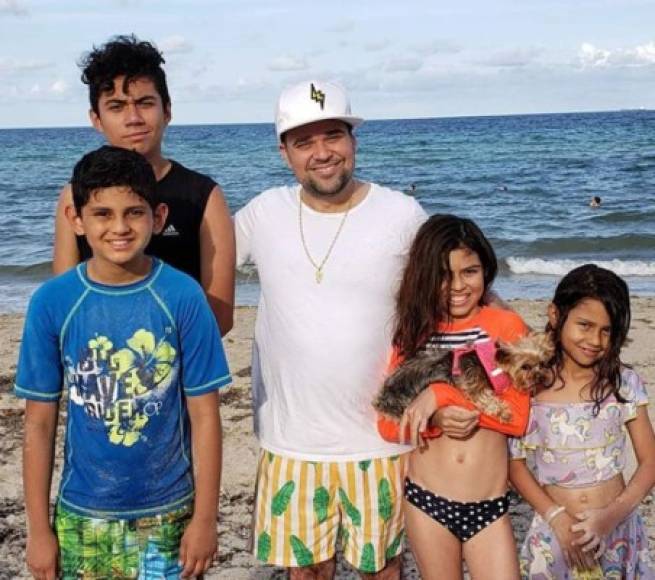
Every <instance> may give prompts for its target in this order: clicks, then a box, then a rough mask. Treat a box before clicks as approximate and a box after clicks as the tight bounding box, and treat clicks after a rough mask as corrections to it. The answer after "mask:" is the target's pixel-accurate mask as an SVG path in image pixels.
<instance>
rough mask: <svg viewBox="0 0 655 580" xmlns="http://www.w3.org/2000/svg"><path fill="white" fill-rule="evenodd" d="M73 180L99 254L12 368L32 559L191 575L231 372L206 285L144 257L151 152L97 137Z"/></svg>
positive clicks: (49, 291) (48, 287) (39, 570)
mask: <svg viewBox="0 0 655 580" xmlns="http://www.w3.org/2000/svg"><path fill="white" fill-rule="evenodd" d="M72 189H73V200H74V204H75V210H76V215H75V216H74V217H73V219H72V222H73V227H74V228H75V231H76V232H77V233H78V234H84V235H86V238H87V240H88V242H89V245H90V246H91V249H92V250H93V256H92V257H91V258H90V259H89V260H88V261H87V262H84V263H82V264H79V265H78V266H77V267H76V268H74V269H71V270H69V271H68V272H66V273H64V274H62V275H60V276H58V277H56V278H53V279H51V280H49V281H48V282H46V283H45V284H44V285H43V286H41V287H40V288H39V289H38V290H37V291H36V293H35V294H34V296H33V297H32V300H31V301H30V305H29V308H28V312H27V316H26V320H25V328H24V334H23V341H22V344H21V349H20V355H19V360H18V369H17V373H16V385H15V392H16V394H17V396H19V397H22V398H25V399H27V403H26V413H25V442H24V451H23V462H24V466H23V481H24V489H25V504H26V511H27V522H28V538H27V564H28V568H29V569H30V571H31V572H32V574H33V575H34V577H35V578H48V579H49V578H52V579H54V578H56V577H57V574H58V573H61V575H62V576H63V577H64V578H78V577H84V578H113V577H120V578H141V579H143V578H178V577H180V576H182V577H190V576H196V575H199V574H202V573H203V572H204V571H205V570H207V568H208V567H209V566H210V564H211V561H212V559H213V557H214V556H215V553H216V514H217V504H218V492H219V483H220V463H221V428H220V415H219V410H218V393H217V390H218V389H219V387H222V386H224V385H226V384H228V383H229V382H230V381H231V377H230V374H229V370H228V367H227V362H226V359H225V354H224V352H223V347H222V343H221V338H220V335H219V333H218V328H217V325H216V321H215V319H214V317H213V315H212V312H211V310H210V308H209V306H208V304H207V301H206V299H205V296H204V293H203V291H202V289H201V287H200V286H199V285H198V283H197V282H195V281H194V280H193V279H192V278H191V277H189V276H188V275H186V274H184V273H182V272H180V271H178V270H175V269H174V268H172V267H170V266H168V265H166V264H165V263H163V262H161V261H160V260H158V259H156V258H151V257H149V256H146V255H145V254H144V249H145V247H146V245H147V244H148V241H149V240H150V236H151V235H152V233H153V232H156V231H158V230H160V229H161V227H162V224H163V223H164V222H165V218H166V211H167V208H166V206H165V205H164V204H158V203H157V201H156V200H155V199H154V195H153V194H154V191H155V177H154V174H153V171H152V168H151V166H150V165H149V164H148V162H147V161H146V160H145V158H144V157H142V156H141V155H140V154H138V153H136V152H134V151H129V150H126V149H122V148H117V147H109V146H105V147H101V148H100V149H98V150H96V151H93V152H91V153H89V154H87V155H85V156H84V157H83V158H82V159H81V160H80V161H79V162H78V164H77V165H76V166H75V170H74V172H73V179H72ZM64 388H66V389H68V418H67V427H66V430H67V437H66V449H65V460H64V469H63V474H62V479H61V485H60V489H59V495H58V500H57V506H56V510H55V518H54V531H53V527H52V526H51V524H50V518H49V514H48V504H49V491H50V489H49V488H50V481H51V476H52V465H53V448H54V439H55V427H56V421H57V411H58V401H59V398H60V396H61V394H62V390H63V389H64ZM192 449H193V453H192ZM194 468H195V469H194ZM194 471H195V474H194Z"/></svg>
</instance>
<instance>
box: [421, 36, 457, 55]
mask: <svg viewBox="0 0 655 580" xmlns="http://www.w3.org/2000/svg"><path fill="white" fill-rule="evenodd" d="M415 50H416V52H418V53H419V54H422V55H423V56H432V55H435V54H456V53H458V52H460V51H461V48H460V47H459V46H457V45H456V44H455V43H454V42H452V41H450V40H446V39H444V38H435V39H434V40H431V41H430V42H424V43H422V44H419V45H417V46H416V47H415Z"/></svg>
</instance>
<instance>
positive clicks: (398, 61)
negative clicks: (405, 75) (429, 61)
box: [384, 57, 423, 72]
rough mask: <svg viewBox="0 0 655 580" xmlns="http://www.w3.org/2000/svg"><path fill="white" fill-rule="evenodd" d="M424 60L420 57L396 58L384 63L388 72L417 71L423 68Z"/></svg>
mask: <svg viewBox="0 0 655 580" xmlns="http://www.w3.org/2000/svg"><path fill="white" fill-rule="evenodd" d="M422 64H423V62H422V61H421V60H420V59H418V58H412V57H407V58H395V59H392V60H389V61H387V62H386V63H385V64H384V70H385V71H387V72H415V71H417V70H418V69H420V68H421V66H422Z"/></svg>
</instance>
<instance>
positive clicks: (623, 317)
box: [546, 264, 631, 415]
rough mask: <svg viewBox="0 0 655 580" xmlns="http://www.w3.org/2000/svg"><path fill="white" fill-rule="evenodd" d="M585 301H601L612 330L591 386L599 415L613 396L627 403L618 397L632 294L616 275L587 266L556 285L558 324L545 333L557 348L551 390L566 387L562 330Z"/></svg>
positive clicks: (592, 397) (577, 269) (595, 412)
mask: <svg viewBox="0 0 655 580" xmlns="http://www.w3.org/2000/svg"><path fill="white" fill-rule="evenodd" d="M586 299H593V300H598V301H599V302H600V303H601V304H602V305H603V306H604V307H605V310H606V311H607V314H608V316H609V319H610V326H611V328H610V338H609V345H608V348H607V351H606V352H605V354H604V355H603V357H602V358H601V360H600V361H598V363H597V365H596V376H595V378H594V380H593V381H592V383H591V385H590V386H589V387H590V396H591V400H592V401H593V402H594V409H593V413H594V415H598V412H599V411H600V405H601V404H602V403H603V401H605V399H607V398H608V397H609V396H610V395H614V396H615V397H616V399H617V400H618V401H620V402H625V400H624V399H623V398H622V397H621V395H620V394H619V389H620V387H621V366H622V363H621V358H620V354H621V347H622V346H623V345H624V343H625V341H626V338H627V337H628V330H629V329H630V317H631V315H630V293H629V291H628V285H627V284H626V283H625V282H624V281H623V279H622V278H621V277H619V276H617V275H616V274H615V273H614V272H612V271H610V270H606V269H605V268H601V267H599V266H596V265H595V264H585V265H583V266H579V267H577V268H574V269H573V270H571V271H570V272H569V273H568V274H567V275H566V276H564V278H562V279H561V280H560V283H559V284H558V285H557V288H556V289H555V296H554V297H553V300H552V303H553V306H554V307H555V308H556V309H557V322H556V324H555V325H552V324H551V323H550V322H549V323H548V324H547V325H546V332H547V333H549V334H550V335H551V336H552V339H553V344H554V345H555V355H554V357H553V360H552V361H551V366H552V367H553V368H554V369H555V373H554V376H553V381H552V382H551V385H549V386H552V384H554V382H555V380H556V379H559V380H560V381H561V383H562V384H564V380H563V378H562V368H563V366H564V352H563V349H562V329H563V328H564V324H565V323H566V320H567V319H568V316H569V313H570V312H571V310H573V309H574V308H575V307H576V306H577V305H578V304H580V302H582V301H583V300H586ZM623 366H625V365H623Z"/></svg>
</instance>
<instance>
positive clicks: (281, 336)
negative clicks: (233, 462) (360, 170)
mask: <svg viewBox="0 0 655 580" xmlns="http://www.w3.org/2000/svg"><path fill="white" fill-rule="evenodd" d="M299 193H300V186H299V185H298V186H295V187H279V188H274V189H269V190H267V191H265V192H263V193H262V194H261V195H259V196H257V197H256V198H254V199H253V200H251V201H250V202H249V203H248V205H246V206H245V207H244V208H242V209H241V210H240V211H239V212H237V214H236V216H235V227H236V240H237V263H238V265H242V264H244V263H247V262H253V263H254V264H255V265H256V266H257V270H258V273H259V282H260V286H261V297H260V301H259V309H258V312H257V321H256V324H255V342H254V347H253V364H252V388H253V400H254V407H255V433H256V434H257V436H258V438H259V441H260V444H261V446H262V447H263V448H264V449H266V450H268V451H272V452H273V453H276V454H279V455H283V456H286V457H292V458H296V459H304V460H309V461H359V460H362V459H371V458H376V457H388V456H391V455H395V454H398V453H402V452H405V451H408V450H409V449H410V448H409V447H407V446H404V445H398V444H393V443H388V442H386V441H384V440H383V439H382V438H381V437H380V436H379V435H378V433H377V429H376V414H375V411H374V409H373V408H372V406H371V401H372V400H373V398H374V396H375V394H376V393H377V391H378V390H379V388H380V386H381V384H382V381H383V377H384V371H385V367H386V364H387V360H388V356H389V351H390V344H391V334H392V331H393V312H394V297H395V292H396V290H397V287H398V283H399V281H400V278H401V275H402V270H403V267H404V265H405V260H406V256H407V253H408V251H409V246H410V244H411V242H412V239H413V237H414V234H415V233H416V230H417V229H418V227H419V226H420V224H421V223H422V222H423V221H424V220H425V218H426V214H425V212H424V211H423V209H422V208H421V206H420V205H419V204H418V202H417V201H416V200H414V199H413V198H411V197H409V196H406V195H404V194H402V193H400V192H398V191H393V190H390V189H387V188H384V187H380V186H378V185H375V184H371V187H370V190H369V192H368V194H367V195H366V197H365V198H364V199H363V200H362V201H361V202H360V203H359V204H358V205H356V206H355V207H353V208H352V209H351V210H350V213H349V214H348V216H347V218H346V220H345V222H344V224H343V228H342V230H341V233H340V234H339V236H338V238H337V240H336V243H335V245H334V248H333V249H332V253H331V254H330V256H329V259H328V261H327V262H326V264H325V266H324V268H323V280H322V282H321V283H320V284H319V283H317V282H316V270H315V268H314V267H313V266H312V264H311V263H310V261H309V259H308V258H307V255H306V254H305V250H304V248H303V244H302V241H301V237H300V226H299V216H298V207H299V206H298V204H299V199H300V198H299ZM342 219H343V214H342V213H322V212H317V211H314V210H312V209H311V208H309V207H308V206H307V205H306V204H304V205H303V231H304V235H305V240H306V243H307V247H308V249H309V252H310V254H311V256H312V258H313V260H314V262H315V263H317V264H320V262H321V261H322V260H323V258H324V257H325V254H326V252H327V251H328V248H329V246H330V243H331V242H332V240H333V239H334V236H335V234H336V232H337V230H338V228H339V225H340V224H341V220H342Z"/></svg>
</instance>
